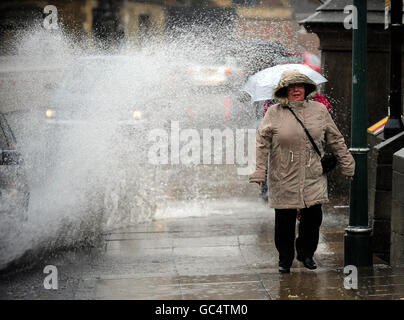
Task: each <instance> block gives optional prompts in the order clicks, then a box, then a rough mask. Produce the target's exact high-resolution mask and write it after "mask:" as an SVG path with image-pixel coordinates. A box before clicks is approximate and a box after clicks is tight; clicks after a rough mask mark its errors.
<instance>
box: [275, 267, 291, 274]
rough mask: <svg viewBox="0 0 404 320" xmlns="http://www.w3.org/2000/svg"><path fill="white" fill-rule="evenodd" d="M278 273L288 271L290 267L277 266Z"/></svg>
mask: <svg viewBox="0 0 404 320" xmlns="http://www.w3.org/2000/svg"><path fill="white" fill-rule="evenodd" d="M278 270H279V273H290V268H286V267H282V266H279V269H278Z"/></svg>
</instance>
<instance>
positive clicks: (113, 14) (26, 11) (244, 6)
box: [0, 0, 318, 54]
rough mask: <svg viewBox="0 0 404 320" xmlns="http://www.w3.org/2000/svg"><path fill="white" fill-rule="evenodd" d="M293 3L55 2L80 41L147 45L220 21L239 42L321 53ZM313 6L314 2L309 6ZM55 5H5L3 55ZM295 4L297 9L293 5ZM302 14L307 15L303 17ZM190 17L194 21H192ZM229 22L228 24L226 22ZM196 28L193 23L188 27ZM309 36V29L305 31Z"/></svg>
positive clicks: (1, 13) (1, 6) (24, 0)
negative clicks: (179, 29)
mask: <svg viewBox="0 0 404 320" xmlns="http://www.w3.org/2000/svg"><path fill="white" fill-rule="evenodd" d="M294 2H295V1H288V0H260V1H254V0H233V1H231V0H203V1H196V0H103V1H100V0H75V1H72V0H55V1H53V2H52V5H54V6H55V7H56V8H57V15H58V22H59V23H60V24H61V25H63V26H64V28H65V29H66V30H68V32H70V33H72V34H74V35H75V36H77V37H88V38H92V39H95V40H100V41H101V42H104V43H107V44H111V45H116V44H117V42H118V43H122V41H125V42H129V43H141V42H142V41H143V40H144V39H147V38H149V37H150V36H162V35H164V34H165V33H167V31H168V30H170V28H171V27H172V25H173V24H178V23H179V22H181V21H187V19H188V22H192V23H193V24H198V20H204V21H205V22H206V21H209V19H210V22H212V21H214V20H216V21H219V20H220V19H222V20H223V19H224V20H225V21H227V22H229V21H231V22H232V24H231V32H232V33H234V34H235V35H236V36H237V37H239V38H260V39H264V40H269V39H271V40H276V41H280V42H282V43H283V44H284V45H285V46H286V47H287V48H289V49H291V50H297V49H299V48H301V47H304V48H305V50H308V51H313V52H315V53H317V52H316V51H317V47H318V38H317V36H316V35H313V34H307V33H305V32H298V31H299V30H300V31H302V30H301V29H300V26H299V25H298V23H297V20H296V19H295V18H296V15H295V11H294V8H297V9H298V11H299V12H300V11H301V7H299V6H297V5H296V4H295V3H294ZM309 2H310V1H309ZM48 4H49V3H48V2H46V1H41V0H21V1H18V3H16V2H15V1H2V2H1V3H0V30H1V36H0V38H1V39H0V40H1V42H0V43H1V44H0V51H1V54H7V53H12V52H13V48H12V46H10V44H11V43H12V39H13V36H14V35H15V34H16V33H18V32H19V31H21V30H23V29H24V28H27V27H28V26H31V25H32V24H34V23H37V24H42V22H43V20H44V18H45V17H46V14H45V13H44V8H45V7H46V6H47V5H48ZM291 4H292V5H291ZM300 15H301V13H300ZM187 17H188V18H187ZM226 19H227V20H226ZM188 24H190V23H188ZM303 31H304V30H303Z"/></svg>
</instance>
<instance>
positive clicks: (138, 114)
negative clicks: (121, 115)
mask: <svg viewBox="0 0 404 320" xmlns="http://www.w3.org/2000/svg"><path fill="white" fill-rule="evenodd" d="M141 118H142V112H141V111H139V110H135V111H133V119H135V120H139V119H141Z"/></svg>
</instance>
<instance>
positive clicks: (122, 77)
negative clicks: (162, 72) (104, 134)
mask: <svg viewBox="0 0 404 320" xmlns="http://www.w3.org/2000/svg"><path fill="white" fill-rule="evenodd" d="M140 68H141V65H140V64H139V63H138V62H137V61H136V60H135V58H134V57H130V56H113V55H112V56H87V57H80V58H78V59H77V60H75V61H74V62H73V63H72V64H71V65H70V66H68V67H67V68H66V70H65V71H64V73H63V75H62V78H61V81H60V83H59V84H58V85H56V88H55V89H54V94H53V97H52V99H51V103H50V105H49V106H47V107H46V108H45V110H44V116H45V121H46V123H47V124H48V125H49V126H54V127H56V126H59V127H69V126H80V125H88V124H89V123H102V122H109V123H110V122H111V121H114V122H115V123H118V124H120V125H122V126H125V125H128V126H139V125H140V124H142V123H144V121H145V118H146V115H147V113H148V111H150V110H146V108H145V105H146V104H147V103H145V102H146V101H149V100H151V99H152V98H153V97H152V96H146V95H149V94H150V92H147V93H145V90H144V85H143V84H142V85H139V84H141V83H143V82H144V81H145V80H144V79H141V78H140V74H141V73H140V72H139V69H140ZM137 85H138V87H136V86H137Z"/></svg>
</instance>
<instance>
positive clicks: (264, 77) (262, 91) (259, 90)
mask: <svg viewBox="0 0 404 320" xmlns="http://www.w3.org/2000/svg"><path fill="white" fill-rule="evenodd" d="M291 69H296V70H297V71H299V72H300V73H303V74H305V75H306V76H308V77H309V78H310V79H311V80H313V81H314V82H315V83H316V84H320V83H324V82H327V81H328V80H327V79H326V78H324V77H323V76H322V75H321V74H320V73H318V72H317V71H314V70H313V69H312V68H310V67H309V66H306V65H304V64H297V63H296V64H294V63H289V64H279V65H276V66H274V67H271V68H267V69H264V70H261V71H259V72H257V73H256V74H254V75H253V76H251V77H250V78H249V79H248V81H247V82H246V84H245V85H244V87H243V88H242V89H241V90H242V91H245V92H247V93H248V94H249V95H250V96H251V98H252V100H253V101H263V100H269V99H273V96H272V92H273V90H274V88H275V86H276V85H277V84H278V82H279V80H280V79H281V75H282V73H283V72H284V71H285V70H291Z"/></svg>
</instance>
